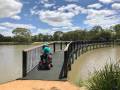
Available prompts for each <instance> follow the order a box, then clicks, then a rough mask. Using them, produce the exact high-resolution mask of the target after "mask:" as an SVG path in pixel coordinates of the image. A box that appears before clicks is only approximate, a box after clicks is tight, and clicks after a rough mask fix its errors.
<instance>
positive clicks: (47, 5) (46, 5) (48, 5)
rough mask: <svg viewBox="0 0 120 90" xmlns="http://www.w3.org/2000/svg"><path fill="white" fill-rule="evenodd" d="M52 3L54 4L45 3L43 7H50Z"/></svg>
mask: <svg viewBox="0 0 120 90" xmlns="http://www.w3.org/2000/svg"><path fill="white" fill-rule="evenodd" d="M53 5H55V4H49V3H45V4H44V7H45V8H49V7H52V6H53Z"/></svg>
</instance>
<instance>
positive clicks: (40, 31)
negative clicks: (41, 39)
mask: <svg viewBox="0 0 120 90" xmlns="http://www.w3.org/2000/svg"><path fill="white" fill-rule="evenodd" d="M54 32H55V31H54V30H52V29H42V28H39V29H37V31H36V32H33V33H32V34H33V35H37V34H39V33H42V34H49V35H52V34H54Z"/></svg>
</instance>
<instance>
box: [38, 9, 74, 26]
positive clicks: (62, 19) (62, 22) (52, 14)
mask: <svg viewBox="0 0 120 90" xmlns="http://www.w3.org/2000/svg"><path fill="white" fill-rule="evenodd" d="M39 15H40V20H41V21H43V22H45V23H48V24H49V25H52V26H69V25H72V24H71V20H70V18H71V17H72V16H73V14H72V13H62V12H58V11H49V10H47V11H40V14H39Z"/></svg>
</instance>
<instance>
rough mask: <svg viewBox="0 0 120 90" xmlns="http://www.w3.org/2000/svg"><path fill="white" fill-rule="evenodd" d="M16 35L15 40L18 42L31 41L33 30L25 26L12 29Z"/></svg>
mask: <svg viewBox="0 0 120 90" xmlns="http://www.w3.org/2000/svg"><path fill="white" fill-rule="evenodd" d="M12 33H13V34H14V35H15V36H14V41H16V42H26V43H30V42H31V32H30V30H28V29H25V28H16V29H14V30H13V31H12Z"/></svg>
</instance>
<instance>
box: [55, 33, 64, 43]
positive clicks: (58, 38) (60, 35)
mask: <svg viewBox="0 0 120 90" xmlns="http://www.w3.org/2000/svg"><path fill="white" fill-rule="evenodd" d="M62 36H63V32H62V31H56V32H55V33H54V35H53V37H54V40H58V41H60V40H61V39H62Z"/></svg>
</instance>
